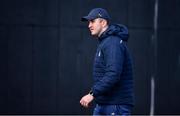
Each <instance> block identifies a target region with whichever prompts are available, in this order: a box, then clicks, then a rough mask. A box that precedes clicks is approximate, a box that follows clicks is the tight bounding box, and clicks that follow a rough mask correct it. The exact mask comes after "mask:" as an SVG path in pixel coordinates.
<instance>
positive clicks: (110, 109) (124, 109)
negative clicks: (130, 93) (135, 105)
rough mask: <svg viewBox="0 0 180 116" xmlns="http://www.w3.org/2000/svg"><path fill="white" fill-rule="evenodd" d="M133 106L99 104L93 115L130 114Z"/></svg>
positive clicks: (127, 115)
mask: <svg viewBox="0 0 180 116" xmlns="http://www.w3.org/2000/svg"><path fill="white" fill-rule="evenodd" d="M131 110H132V106H130V105H99V104H97V105H96V107H95V108H94V112H93V115H94V116H97V115H120V116H129V115H130V114H131Z"/></svg>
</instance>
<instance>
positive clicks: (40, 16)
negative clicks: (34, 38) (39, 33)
mask: <svg viewBox="0 0 180 116" xmlns="http://www.w3.org/2000/svg"><path fill="white" fill-rule="evenodd" d="M58 12H59V11H58V0H52V1H51V0H19V1H13V0H7V1H5V0H2V1H1V12H0V15H1V19H0V23H1V24H7V25H9V24H13V25H18V24H19V25H23V24H25V25H31V24H33V25H34V24H38V25H53V26H55V25H57V23H58V19H57V16H58Z"/></svg>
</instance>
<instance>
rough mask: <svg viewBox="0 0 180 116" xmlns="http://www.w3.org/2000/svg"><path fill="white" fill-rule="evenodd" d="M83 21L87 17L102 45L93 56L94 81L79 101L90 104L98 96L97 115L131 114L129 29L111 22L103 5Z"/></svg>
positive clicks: (131, 87) (93, 34) (131, 86)
mask: <svg viewBox="0 0 180 116" xmlns="http://www.w3.org/2000/svg"><path fill="white" fill-rule="evenodd" d="M82 21H88V23H89V25H88V28H89V30H90V32H91V35H92V36H94V37H95V38H97V39H98V41H99V45H98V48H97V52H96V55H95V59H94V68H93V78H94V85H93V86H92V88H91V90H90V92H89V93H88V94H87V95H85V96H84V97H82V98H81V100H80V104H81V105H82V106H84V107H86V108H87V107H88V106H89V105H90V103H91V102H92V101H93V100H95V102H96V107H95V109H94V112H93V114H94V115H130V114H131V111H132V108H133V96H134V95H133V74H132V60H131V57H130V53H129V51H128V48H127V45H126V42H127V40H128V29H127V28H126V27H125V26H124V25H120V24H119V25H118V24H115V25H110V16H109V14H108V13H107V11H106V10H105V9H102V8H95V9H92V10H91V11H90V13H89V14H88V15H87V16H84V17H83V18H82Z"/></svg>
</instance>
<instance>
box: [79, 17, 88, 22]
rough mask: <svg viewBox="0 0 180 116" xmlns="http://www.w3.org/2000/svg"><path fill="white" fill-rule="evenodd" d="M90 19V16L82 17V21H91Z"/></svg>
mask: <svg viewBox="0 0 180 116" xmlns="http://www.w3.org/2000/svg"><path fill="white" fill-rule="evenodd" d="M89 20H90V19H89V17H88V16H84V17H82V18H81V21H82V22H85V21H89Z"/></svg>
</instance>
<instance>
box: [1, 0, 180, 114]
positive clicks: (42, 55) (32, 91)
mask: <svg viewBox="0 0 180 116" xmlns="http://www.w3.org/2000/svg"><path fill="white" fill-rule="evenodd" d="M154 2H155V1H154V0H146V1H144V0H136V1H133V0H113V1H112V0H103V1H97V0H86V1H85V0H76V1H74V0H61V1H60V0H18V1H15V0H1V1H0V46H1V49H0V53H1V57H0V67H1V70H0V114H91V112H92V108H90V109H84V108H82V107H81V106H80V104H79V100H80V98H81V96H83V95H84V94H85V93H86V92H88V91H89V89H90V87H91V85H92V83H93V82H92V63H93V57H94V53H95V51H96V45H97V41H96V40H94V39H93V38H91V36H90V35H89V32H88V29H87V25H86V24H83V23H81V22H80V18H81V17H82V16H84V15H86V14H87V13H88V12H89V10H91V9H92V8H94V7H103V8H105V9H107V10H108V11H109V13H110V15H111V17H112V19H113V22H115V23H122V24H125V25H127V26H128V28H129V31H130V39H129V43H128V45H129V48H130V51H131V52H132V54H133V58H134V64H135V66H134V79H135V95H136V98H135V100H136V101H135V108H134V111H133V114H149V112H150V78H151V76H152V71H153V68H154V63H155V62H154V59H157V64H156V65H157V76H156V78H155V84H156V88H155V114H179V113H180V110H179V108H180V105H179V104H178V103H179V102H180V100H179V97H180V93H179V92H178V90H179V89H180V79H179V77H180V47H179V43H180V39H179V37H180V22H179V19H180V14H179V13H178V11H180V2H179V1H178V0H171V1H169V0H159V13H158V14H159V17H158V27H159V28H158V38H157V43H156V44H157V53H158V55H157V57H154V56H153V54H154V50H153V49H154V46H153V45H152V35H153V17H154Z"/></svg>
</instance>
